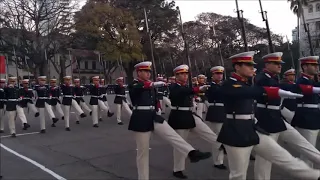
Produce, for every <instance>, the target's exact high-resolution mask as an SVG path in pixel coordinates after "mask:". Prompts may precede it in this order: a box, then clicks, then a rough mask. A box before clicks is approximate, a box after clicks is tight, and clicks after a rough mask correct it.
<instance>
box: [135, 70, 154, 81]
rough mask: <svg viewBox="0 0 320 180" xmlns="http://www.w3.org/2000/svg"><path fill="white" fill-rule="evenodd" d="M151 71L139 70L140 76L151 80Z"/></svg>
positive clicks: (145, 79) (142, 78)
mask: <svg viewBox="0 0 320 180" xmlns="http://www.w3.org/2000/svg"><path fill="white" fill-rule="evenodd" d="M150 77H151V71H145V70H141V71H138V78H139V79H141V80H144V81H147V80H150Z"/></svg>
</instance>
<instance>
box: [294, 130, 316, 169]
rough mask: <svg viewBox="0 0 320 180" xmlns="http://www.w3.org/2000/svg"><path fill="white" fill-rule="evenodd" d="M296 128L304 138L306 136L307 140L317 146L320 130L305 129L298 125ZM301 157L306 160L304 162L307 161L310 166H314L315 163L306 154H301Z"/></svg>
mask: <svg viewBox="0 0 320 180" xmlns="http://www.w3.org/2000/svg"><path fill="white" fill-rule="evenodd" d="M296 129H297V130H298V131H299V133H300V134H301V135H302V136H303V137H304V138H306V140H307V141H309V142H310V144H312V145H313V146H314V147H316V144H317V139H318V134H319V130H310V129H303V128H298V127H297V128H296ZM300 158H301V159H302V160H304V162H306V163H307V164H308V165H309V166H310V167H313V163H312V162H311V161H310V160H309V159H308V158H306V157H305V156H304V155H301V156H300Z"/></svg>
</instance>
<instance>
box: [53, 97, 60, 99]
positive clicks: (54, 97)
mask: <svg viewBox="0 0 320 180" xmlns="http://www.w3.org/2000/svg"><path fill="white" fill-rule="evenodd" d="M51 98H52V99H59V97H51Z"/></svg>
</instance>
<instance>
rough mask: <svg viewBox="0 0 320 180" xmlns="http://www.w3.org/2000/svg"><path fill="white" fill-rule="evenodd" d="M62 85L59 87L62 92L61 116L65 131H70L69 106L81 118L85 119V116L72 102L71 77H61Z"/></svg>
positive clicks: (74, 102) (75, 103) (76, 104)
mask: <svg viewBox="0 0 320 180" xmlns="http://www.w3.org/2000/svg"><path fill="white" fill-rule="evenodd" d="M63 80H64V84H62V85H61V91H62V94H63V96H62V105H63V114H64V121H65V128H66V131H70V124H69V120H70V108H71V106H72V107H73V108H74V109H75V110H76V112H77V113H78V115H79V116H80V117H81V118H84V117H86V114H85V113H84V112H83V111H82V109H81V108H80V106H79V105H78V103H77V102H76V101H75V100H74V95H75V91H74V86H73V85H72V84H71V76H65V77H63Z"/></svg>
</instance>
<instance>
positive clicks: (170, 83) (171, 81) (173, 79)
mask: <svg viewBox="0 0 320 180" xmlns="http://www.w3.org/2000/svg"><path fill="white" fill-rule="evenodd" d="M175 82H176V77H175V76H171V77H169V79H168V83H167V86H164V87H165V88H166V90H165V91H164V96H163V103H164V104H165V106H167V107H169V108H170V109H172V106H171V101H170V99H169V98H168V97H169V94H170V88H171V87H172V86H173V85H174V83H175ZM163 107H164V106H163Z"/></svg>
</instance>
